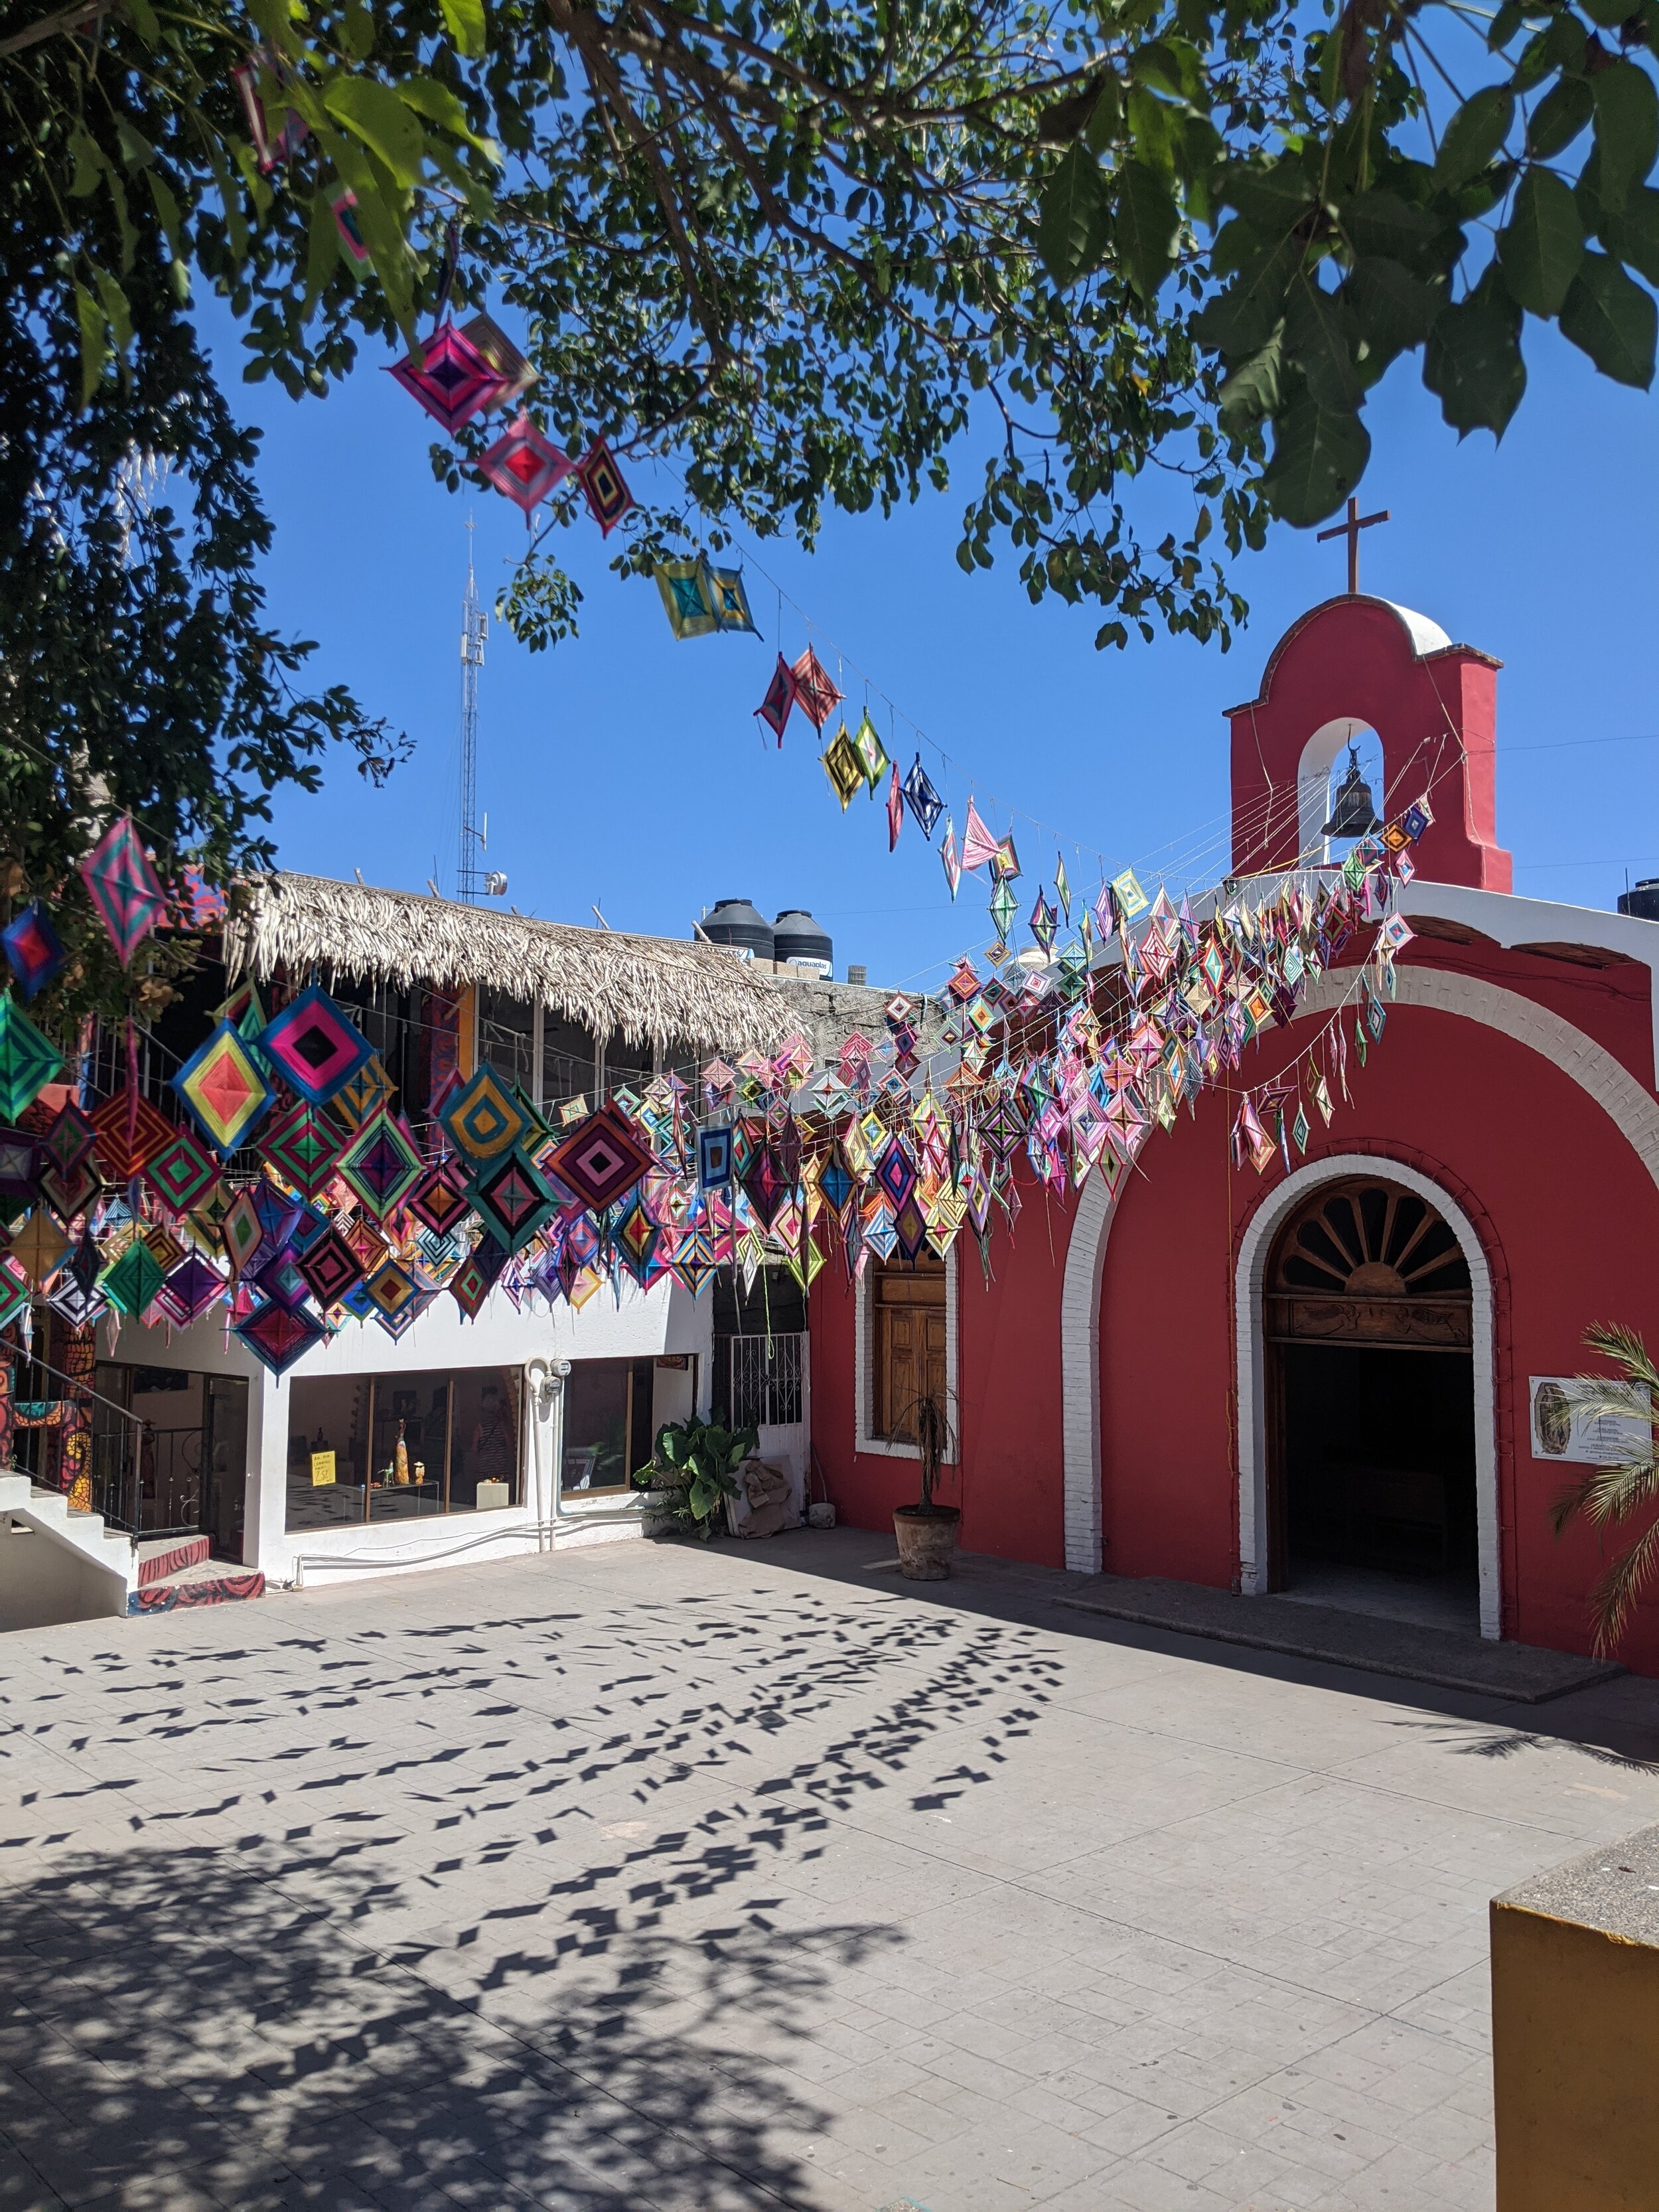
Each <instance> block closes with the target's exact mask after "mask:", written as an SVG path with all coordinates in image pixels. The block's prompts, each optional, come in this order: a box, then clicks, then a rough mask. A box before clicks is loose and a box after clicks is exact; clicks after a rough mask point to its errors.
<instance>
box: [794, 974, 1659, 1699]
mask: <svg viewBox="0 0 1659 2212" xmlns="http://www.w3.org/2000/svg"><path fill="white" fill-rule="evenodd" d="M1419 951H1421V952H1422V953H1423V954H1424V955H1425V964H1431V965H1433V966H1435V967H1440V968H1443V967H1449V966H1456V967H1458V968H1461V969H1464V970H1466V971H1468V972H1474V973H1480V974H1484V975H1486V976H1488V977H1489V978H1490V980H1492V981H1496V982H1501V983H1502V984H1504V986H1505V987H1508V988H1510V989H1517V988H1520V987H1522V985H1525V986H1526V987H1527V988H1528V991H1529V992H1530V994H1531V995H1533V996H1534V997H1535V998H1536V999H1537V1000H1539V1001H1540V1003H1541V1004H1544V1005H1547V1006H1550V1007H1551V1008H1552V1010H1553V1011H1556V1012H1559V1013H1561V1014H1562V1015H1563V1016H1564V1017H1565V1018H1567V1019H1569V1020H1571V1021H1572V1022H1574V1023H1575V1024H1576V1025H1577V1026H1578V1027H1579V1028H1581V1029H1582V1030H1584V1032H1585V1033H1586V1034H1588V1035H1591V1036H1595V1037H1596V1038H1597V1040H1598V1041H1599V1042H1602V1043H1603V1044H1604V1045H1605V1046H1606V1048H1608V1049H1609V1050H1612V1051H1613V1052H1614V1054H1615V1055H1616V1057H1618V1058H1619V1059H1620V1060H1622V1061H1623V1062H1624V1064H1625V1065H1626V1066H1627V1067H1630V1068H1631V1069H1632V1072H1633V1073H1639V1074H1642V1075H1643V1076H1644V1077H1646V1078H1648V1079H1650V1067H1651V1059H1652V1054H1651V1042H1650V1040H1651V1018H1650V1012H1649V1005H1648V999H1647V994H1646V970H1645V969H1633V970H1630V971H1626V970H1625V969H1612V970H1607V971H1605V972H1603V973H1601V974H1596V973H1594V972H1590V971H1583V972H1581V971H1576V970H1573V969H1569V968H1566V967H1564V966H1559V963H1544V962H1541V961H1538V960H1536V959H1534V958H1533V957H1531V956H1527V957H1522V956H1516V955H1513V954H1509V953H1504V952H1501V951H1490V950H1488V949H1487V948H1484V947H1472V948H1469V949H1468V951H1460V952H1459V953H1458V955H1457V957H1455V959H1454V958H1453V957H1452V956H1451V952H1450V949H1449V948H1446V947H1443V946H1433V947H1430V946H1427V945H1413V948H1412V951H1411V955H1410V956H1409V957H1410V958H1411V959H1412V960H1413V961H1415V960H1416V958H1417V957H1418V954H1419ZM1557 967H1559V973H1557V972H1555V969H1556V968H1557ZM1539 970H1542V971H1543V972H1542V974H1539V973H1538V972H1537V971H1539ZM1312 1035H1313V1027H1312V1025H1311V1024H1308V1023H1298V1024H1295V1025H1294V1027H1293V1029H1292V1030H1291V1032H1290V1033H1289V1034H1288V1035H1287V1034H1285V1032H1282V1031H1274V1032H1272V1033H1270V1034H1269V1036H1267V1038H1266V1039H1265V1040H1264V1042H1263V1043H1262V1045H1261V1047H1260V1048H1258V1050H1257V1051H1256V1052H1255V1054H1254V1055H1252V1056H1251V1057H1250V1058H1249V1059H1248V1060H1247V1062H1246V1066H1245V1068H1244V1069H1243V1081H1245V1082H1261V1081H1262V1080H1264V1079H1267V1077H1269V1076H1271V1075H1273V1073H1276V1072H1277V1071H1278V1070H1279V1069H1280V1068H1281V1067H1283V1066H1286V1065H1287V1064H1288V1063H1289V1062H1290V1061H1291V1060H1292V1058H1293V1056H1294V1054H1296V1053H1297V1051H1298V1050H1300V1049H1301V1048H1303V1047H1304V1042H1306V1041H1309V1040H1310V1039H1311V1036H1312ZM1237 1081H1238V1079H1235V1091H1233V1092H1232V1093H1231V1094H1230V1093H1227V1092H1209V1093H1206V1094H1205V1096H1204V1097H1202V1098H1201V1100H1200V1103H1199V1108H1198V1112H1197V1115H1196V1117H1195V1118H1194V1117H1191V1116H1188V1115H1184V1114H1183V1115H1182V1116H1181V1118H1180V1120H1179V1121H1178V1122H1177V1124H1176V1128H1175V1130H1174V1131H1173V1132H1172V1133H1170V1134H1168V1135H1162V1134H1160V1135H1155V1136H1154V1137H1153V1139H1152V1142H1151V1143H1150V1144H1149V1145H1148V1146H1147V1148H1146V1152H1145V1153H1144V1154H1143V1155H1142V1158H1141V1163H1140V1167H1139V1171H1138V1172H1137V1173H1136V1174H1135V1175H1134V1176H1132V1177H1131V1178H1130V1180H1129V1183H1128V1185H1127V1189H1126V1194H1125V1195H1124V1197H1123V1199H1122V1200H1121V1204H1120V1206H1119V1208H1118V1212H1117V1217H1116V1218H1115V1223H1114V1225H1113V1228H1112V1232H1111V1237H1110V1241H1109V1246H1108V1250H1107V1255H1106V1263H1105V1267H1104V1272H1103V1279H1102V1289H1101V1330H1100V1335H1101V1347H1102V1348H1101V1354H1100V1372H1101V1463H1102V1468H1103V1537H1104V1558H1103V1565H1105V1567H1106V1569H1107V1570H1108V1571H1110V1572H1115V1573H1119V1574H1127V1575H1166V1576H1171V1577H1177V1578H1179V1579H1182V1580H1187V1581H1194V1582H1201V1583H1210V1584H1212V1585H1215V1586H1219V1587H1223V1588H1225V1587H1227V1586H1228V1585H1230V1584H1231V1583H1233V1582H1234V1580H1235V1578H1236V1576H1237V1559H1238V1531H1237V1495H1238V1475H1237V1446H1236V1441H1235V1439H1236V1435H1237V1399H1236V1376H1235V1366H1234V1359H1235V1353H1234V1338H1235V1322H1234V1318H1233V1307H1232V1283H1233V1273H1234V1268H1235V1265H1236V1261H1237V1251H1238V1248H1239V1243H1240V1241H1241V1239H1242V1237H1243V1232H1244V1230H1245V1227H1246V1225H1247V1224H1248V1222H1249V1218H1250V1217H1251V1215H1252V1214H1253V1213H1254V1212H1255V1209H1256V1207H1257V1206H1259V1205H1260V1204H1261V1200H1262V1199H1263V1198H1264V1197H1265V1196H1266V1194H1267V1193H1268V1192H1269V1191H1270V1190H1271V1189H1273V1188H1274V1187H1276V1186H1277V1184H1278V1183H1279V1182H1281V1181H1282V1180H1283V1176H1284V1170H1283V1167H1282V1166H1281V1165H1279V1164H1275V1165H1274V1166H1273V1168H1272V1169H1270V1170H1269V1171H1268V1173H1267V1176H1262V1177H1258V1176H1256V1175H1255V1172H1254V1170H1250V1169H1248V1168H1247V1169H1246V1170H1244V1171H1243V1173H1242V1174H1239V1173H1237V1172H1236V1171H1234V1170H1232V1168H1231V1162H1230V1147H1229V1144H1228V1132H1229V1129H1230V1127H1231V1121H1232V1118H1233V1115H1234V1113H1235V1112H1236V1110H1237ZM1351 1085H1352V1093H1353V1097H1352V1104H1349V1105H1343V1104H1341V1103H1340V1102H1339V1104H1338V1108H1337V1114H1336V1119H1335V1121H1334V1123H1333V1125H1332V1127H1331V1128H1330V1129H1329V1130H1328V1131H1326V1130H1324V1129H1322V1128H1319V1127H1318V1125H1317V1123H1316V1134H1315V1136H1314V1137H1313V1138H1312V1139H1310V1150H1309V1154H1308V1157H1309V1158H1310V1159H1316V1158H1321V1157H1325V1156H1328V1155H1330V1154H1333V1153H1337V1152H1361V1153H1366V1154H1371V1155H1374V1156H1376V1158H1377V1161H1378V1166H1379V1170H1383V1169H1385V1167H1386V1163H1387V1161H1388V1159H1389V1158H1394V1159H1396V1160H1401V1161H1403V1162H1405V1163H1406V1164H1408V1165H1410V1166H1412V1167H1413V1168H1415V1169H1416V1170H1418V1172H1419V1173H1420V1174H1423V1175H1426V1176H1429V1178H1430V1179H1431V1181H1434V1182H1438V1183H1439V1184H1440V1185H1441V1187H1442V1188H1445V1189H1446V1190H1447V1191H1448V1192H1449V1195H1450V1196H1451V1197H1452V1198H1454V1199H1455V1200H1456V1202H1457V1203H1458V1204H1459V1205H1460V1206H1462V1209H1463V1211H1464V1212H1466V1213H1467V1214H1468V1216H1469V1217H1470V1218H1471V1219H1472V1220H1473V1221H1474V1223H1475V1225H1476V1227H1477V1231H1478V1232H1479V1233H1480V1236H1481V1237H1482V1241H1483V1243H1484V1244H1485V1246H1486V1251H1487V1256H1488V1261H1489V1264H1490V1266H1491V1269H1492V1277H1493V1288H1494V1301H1495V1306H1496V1337H1495V1344H1494V1353H1495V1368H1496V1374H1497V1383H1498V1495H1499V1512H1500V1525H1501V1535H1502V1557H1503V1583H1504V1633H1505V1634H1506V1635H1509V1636H1516V1637H1519V1638H1522V1640H1523V1641H1525V1642H1528V1643H1535V1644H1549V1645H1553V1646H1555V1647H1557V1648H1559V1649H1563V1650H1587V1649H1588V1647H1589V1633H1588V1626H1587V1619H1586V1614H1585V1610H1584V1593H1585V1592H1586V1590H1587V1589H1588V1588H1589V1584H1590V1583H1591V1582H1592V1581H1593V1580H1594V1579H1595V1575H1596V1573H1597V1572H1598V1571H1599V1567H1598V1552H1597V1547H1596V1544H1595V1540H1594V1539H1593V1538H1592V1537H1590V1536H1589V1534H1586V1533H1584V1532H1583V1531H1580V1530H1575V1531H1574V1532H1572V1533H1571V1534H1570V1535H1568V1536H1567V1537H1565V1538H1564V1539H1562V1540H1561V1541H1557V1540H1556V1538H1555V1537H1554V1536H1553V1534H1552V1533H1551V1529H1550V1526H1549V1517H1548V1508H1549V1504H1550V1500H1551V1498H1552V1497H1553V1494H1554V1492H1555V1490H1556V1487H1557V1486H1558V1484H1559V1480H1560V1479H1561V1470H1560V1468H1559V1467H1557V1466H1553V1465H1551V1464H1549V1463H1547V1462H1540V1461H1535V1460H1534V1459H1533V1457H1532V1456H1531V1451H1530V1442H1529V1436H1528V1376H1531V1375H1562V1374H1565V1375H1571V1374H1572V1373H1574V1372H1576V1371H1577V1370H1578V1369H1579V1368H1580V1367H1581V1366H1583V1365H1584V1364H1587V1358H1586V1355H1585V1354H1584V1353H1583V1350H1582V1346H1581V1341H1580V1340H1581V1338H1582V1336H1583V1331H1584V1329H1585V1328H1586V1327H1587V1326H1588V1325H1589V1323H1590V1322H1593V1321H1598V1320H1604V1319H1616V1320H1621V1321H1626V1322H1632V1323H1633V1324H1634V1325H1635V1326H1636V1327H1638V1328H1640V1329H1642V1330H1643V1331H1644V1333H1645V1334H1646V1336H1647V1339H1648V1341H1649V1343H1650V1345H1652V1346H1656V1347H1659V1270H1656V1267H1655V1266H1654V1260H1653V1255H1654V1254H1655V1253H1656V1252H1659V1190H1656V1188H1655V1185H1654V1183H1653V1181H1652V1179H1651V1177H1650V1176H1649V1174H1648V1172H1647V1170H1646V1169H1645V1168H1644V1165H1643V1164H1642V1163H1641V1161H1640V1159H1639V1158H1638V1156H1637V1154H1636V1153H1635V1152H1634V1151H1633V1150H1632V1147H1631V1146H1630V1145H1629V1144H1628V1142H1627V1141H1626V1139H1624V1138H1623V1137H1622V1136H1621V1135H1620V1133H1619V1132H1618V1131H1617V1129H1616V1128H1615V1127H1614V1126H1613V1123H1612V1121H1610V1120H1609V1119H1608V1118H1607V1115H1606V1114H1605V1113H1604V1112H1603V1111H1602V1110H1601V1108H1600V1107H1599V1106H1598V1105H1597V1104H1596V1103H1595V1102H1594V1101H1593V1100H1592V1099H1591V1098H1590V1097H1589V1096H1588V1095H1587V1094H1586V1093H1585V1091H1583V1089H1582V1088H1581V1087H1580V1085H1578V1084H1577V1082H1575V1081H1574V1080H1573V1079H1571V1077H1569V1076H1568V1075H1566V1074H1565V1073H1563V1072H1562V1071H1561V1070H1560V1069H1559V1068H1557V1067H1556V1066H1553V1064H1552V1063H1551V1062H1550V1061H1549V1060H1547V1059H1546V1058H1545V1057H1544V1056H1543V1055H1541V1054H1539V1053H1537V1052H1535V1051H1534V1050H1533V1049H1531V1048H1529V1047H1528V1046H1526V1045H1523V1044H1522V1043H1520V1042H1516V1040H1515V1039H1513V1038H1511V1037H1510V1036H1505V1035H1504V1034H1503V1033H1502V1032H1500V1031H1498V1030H1492V1029H1489V1028H1486V1027H1485V1026H1483V1025H1481V1024H1476V1023H1474V1022H1472V1021H1469V1020H1467V1019H1465V1018H1462V1017H1459V1016H1455V1015H1449V1014H1443V1013H1439V1012H1431V1011H1429V1010H1427V1009H1425V1008H1419V1007H1414V1006H1400V1005H1396V1006H1394V1007H1393V1008H1392V1009H1391V1010H1390V1012H1389V1024H1388V1029H1387V1031H1386V1034H1385V1036H1384V1037H1383V1041H1382V1042H1381V1044H1379V1045H1377V1046H1375V1047H1374V1048H1372V1050H1371V1054H1370V1064H1369V1066H1367V1067H1365V1068H1364V1069H1360V1068H1358V1066H1354V1067H1353V1070H1352V1074H1351ZM1310 1112H1311V1106H1310ZM1021 1187H1022V1191H1023V1194H1024V1197H1025V1201H1026V1202H1025V1205H1024V1210H1023V1212H1022V1213H1021V1215H1020V1218H1019V1220H1018V1224H1017V1225H1016V1227H1015V1229H1014V1230H1013V1231H1012V1234H1011V1233H1010V1232H1009V1231H1007V1230H1006V1228H999V1230H998V1231H997V1234H996V1237H995V1241H994V1247H993V1254H994V1271H995V1279H994V1281H993V1282H992V1283H991V1284H990V1285H987V1284H986V1283H985V1282H984V1281H983V1279H982V1275H981V1266H980V1261H979V1255H978V1250H977V1247H976V1246H975V1243H974V1241H973V1239H972V1237H969V1236H964V1237H963V1238H962V1239H961V1240H960V1242H959V1244H958V1247H957V1267H958V1270H959V1273H958V1285H959V1288H958V1308H957V1390H958V1407H959V1419H960V1426H961V1431H962V1437H963V1466H962V1468H959V1469H953V1470H951V1471H950V1473H949V1474H948V1475H947V1479H946V1482H945V1492H944V1494H945V1497H946V1498H947V1499H948V1500H950V1501H951V1502H953V1503H957V1504H961V1506H962V1507H963V1539H962V1541H963V1546H964V1548H966V1549H969V1550H975V1551H985V1552H991V1553H998V1554H1000V1555H1001V1556H1004V1557H1006V1558H1009V1559H1024V1560H1030V1561H1033V1562H1036V1563H1038V1564H1042V1565H1055V1566H1058V1565H1063V1564H1064V1558H1065V1541H1064V1480H1063V1474H1064V1462H1063V1449H1062V1435H1061V1386H1060V1376H1061V1356H1062V1346H1061V1325H1060V1301H1061V1292H1062V1288H1063V1283H1064V1275H1065V1265H1066V1248H1067V1243H1068V1241H1069V1235H1070V1226H1071V1209H1070V1207H1069V1206H1060V1205H1057V1204H1056V1203H1054V1201H1052V1200H1048V1198H1047V1197H1046V1196H1045V1195H1044V1194H1043V1193H1042V1190H1041V1188H1039V1187H1036V1186H1035V1185H1034V1184H1033V1183H1032V1182H1030V1179H1029V1177H1027V1178H1023V1180H1022V1186H1021ZM811 1328H812V1424H813V1443H814V1446H815V1449H816V1450H817V1457H818V1463H819V1466H820V1468H821V1469H822V1472H823V1475H824V1477H825V1479H826V1480H827V1481H828V1484H829V1492H830V1495H831V1496H832V1497H833V1498H834V1499H835V1501H836V1506H837V1508H838V1510H839V1511H840V1513H841V1515H842V1518H843V1519H844V1520H846V1521H848V1522H851V1523H852V1524H854V1526H857V1527H862V1528H886V1527H887V1526H888V1525H889V1521H890V1515H891V1512H892V1510H893V1508H894V1506H895V1505H898V1504H904V1503H907V1502H908V1500H909V1499H910V1498H913V1497H914V1496H915V1480H916V1478H915V1462H914V1461H910V1460H893V1459H888V1458H884V1457H882V1456H878V1455H872V1454H860V1453H858V1452H856V1451H855V1450H854V1387H853V1385H854V1376H853V1366H854V1304H853V1292H852V1291H851V1289H850V1287H849V1286H848V1285H847V1284H846V1283H845V1282H844V1281H842V1280H841V1279H839V1278H838V1274H837V1271H836V1269H835V1268H834V1267H833V1264H832V1266H831V1267H828V1268H826V1269H825V1270H824V1272H823V1274H822V1275H821V1276H820V1277H819V1279H818V1283H817V1287H816V1288H815V1290H814V1291H813V1294H812V1303H811ZM1620 1657H1621V1658H1622V1659H1623V1660H1624V1661H1625V1662H1626V1664H1627V1665H1630V1666H1632V1667H1635V1668H1638V1669H1639V1670H1641V1671H1643V1672H1647V1673H1659V1600H1656V1601H1655V1602H1654V1603H1653V1604H1652V1605H1651V1606H1650V1607H1649V1609H1648V1612H1647V1613H1646V1615H1645V1617H1644V1620H1643V1621H1642V1623H1641V1624H1640V1626H1639V1627H1638V1631H1637V1632H1635V1633H1634V1634H1633V1635H1632V1637H1631V1638H1629V1639H1628V1640H1627V1642H1626V1645H1625V1646H1624V1647H1623V1649H1622V1650H1621V1651H1620Z"/></svg>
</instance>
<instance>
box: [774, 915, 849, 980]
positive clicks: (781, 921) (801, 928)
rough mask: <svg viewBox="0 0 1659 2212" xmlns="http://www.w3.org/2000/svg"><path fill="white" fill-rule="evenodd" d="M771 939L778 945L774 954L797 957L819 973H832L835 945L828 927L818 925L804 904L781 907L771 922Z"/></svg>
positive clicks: (804, 965) (803, 964)
mask: <svg viewBox="0 0 1659 2212" xmlns="http://www.w3.org/2000/svg"><path fill="white" fill-rule="evenodd" d="M772 941H773V943H774V944H775V945H776V946H777V951H776V953H775V955H774V957H775V958H776V959H779V960H798V961H799V962H800V963H801V965H802V966H803V967H811V968H816V969H817V971H818V973H819V975H834V973H835V971H836V948H835V946H834V945H832V944H831V943H830V942H829V933H828V931H827V930H823V929H820V928H819V927H818V925H817V922H815V921H813V919H812V917H811V915H810V914H808V913H807V911H806V909H805V907H800V906H792V907H786V908H784V910H783V912H782V913H781V915H779V916H778V918H777V921H775V923H774V925H773V933H772Z"/></svg>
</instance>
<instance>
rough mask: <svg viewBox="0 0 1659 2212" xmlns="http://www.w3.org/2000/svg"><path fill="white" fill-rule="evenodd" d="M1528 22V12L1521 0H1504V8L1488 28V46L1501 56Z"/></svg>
mask: <svg viewBox="0 0 1659 2212" xmlns="http://www.w3.org/2000/svg"><path fill="white" fill-rule="evenodd" d="M1526 20H1527V11H1526V9H1524V8H1523V7H1522V5H1521V0H1504V4H1503V6H1502V7H1501V8H1500V9H1498V13H1497V14H1496V15H1494V16H1493V17H1492V21H1491V22H1490V23H1489V24H1488V25H1487V27H1486V45H1487V46H1488V47H1489V48H1490V50H1491V51H1492V52H1493V53H1495V54H1501V53H1502V52H1503V51H1504V47H1505V46H1508V44H1509V42H1510V40H1511V39H1512V38H1513V37H1514V36H1515V34H1516V32H1517V31H1518V30H1519V29H1520V28H1521V26H1522V24H1523V23H1524V22H1525V21H1526Z"/></svg>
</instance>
